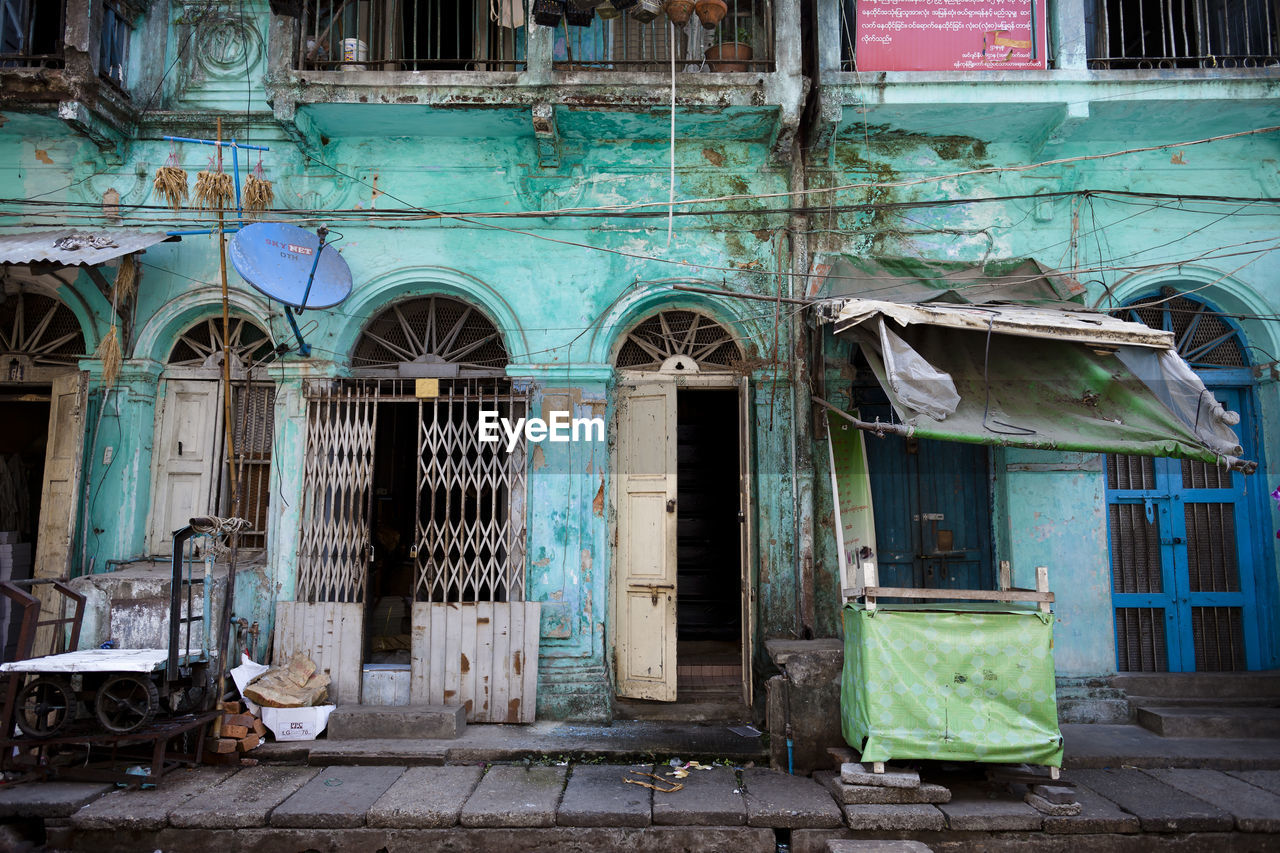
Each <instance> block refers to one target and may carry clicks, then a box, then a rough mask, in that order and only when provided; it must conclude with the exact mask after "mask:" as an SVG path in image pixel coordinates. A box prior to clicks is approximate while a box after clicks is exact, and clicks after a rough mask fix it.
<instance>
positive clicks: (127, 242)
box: [0, 228, 181, 267]
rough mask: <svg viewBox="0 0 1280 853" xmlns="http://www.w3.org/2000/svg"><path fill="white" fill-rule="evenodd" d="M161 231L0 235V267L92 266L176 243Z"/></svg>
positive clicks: (54, 232) (174, 238) (40, 232)
mask: <svg viewBox="0 0 1280 853" xmlns="http://www.w3.org/2000/svg"><path fill="white" fill-rule="evenodd" d="M179 239H181V238H179V237H171V236H169V235H168V234H166V233H165V232H164V231H136V230H133V229H125V228H118V229H111V230H106V229H98V230H94V231H82V230H77V229H73V228H66V229H61V230H58V231H28V232H24V233H21V234H3V235H0V264H31V263H53V264H62V265H63V266H69V267H74V266H94V265H96V264H101V263H105V262H106V261H110V260H113V259H115V258H118V257H120V256H122V255H128V254H132V253H133V252H141V251H143V250H144V249H149V248H150V247H152V246H154V245H155V244H156V243H164V242H168V241H177V240H179Z"/></svg>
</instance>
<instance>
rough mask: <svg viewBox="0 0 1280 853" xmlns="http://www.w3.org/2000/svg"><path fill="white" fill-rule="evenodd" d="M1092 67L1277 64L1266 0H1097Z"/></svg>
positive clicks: (1273, 18) (1279, 53)
mask: <svg viewBox="0 0 1280 853" xmlns="http://www.w3.org/2000/svg"><path fill="white" fill-rule="evenodd" d="M1092 15H1093V31H1092V33H1091V36H1092V39H1091V47H1090V51H1089V53H1090V59H1089V65H1090V66H1091V67H1093V68H1231V67H1236V66H1244V67H1249V66H1269V65H1277V64H1280V34H1278V33H1277V15H1276V7H1275V5H1274V4H1273V2H1271V0H1096V2H1095V4H1094V5H1093V9H1092Z"/></svg>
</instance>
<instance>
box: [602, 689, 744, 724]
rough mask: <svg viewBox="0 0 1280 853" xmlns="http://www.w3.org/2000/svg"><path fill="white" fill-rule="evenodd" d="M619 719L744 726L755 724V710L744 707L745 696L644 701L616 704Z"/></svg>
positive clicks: (615, 717) (615, 702) (621, 701)
mask: <svg viewBox="0 0 1280 853" xmlns="http://www.w3.org/2000/svg"><path fill="white" fill-rule="evenodd" d="M613 718H614V719H615V720H651V721H659V722H670V723H740V722H750V721H751V709H750V708H748V707H747V706H745V705H743V704H742V696H741V693H740V692H739V693H737V694H736V695H735V696H734V697H733V698H729V697H727V696H724V695H723V694H721V695H715V696H711V697H703V696H698V695H696V694H695V695H692V696H689V697H688V698H687V699H685V698H682V699H681V700H680V701H679V702H647V701H644V700H641V699H618V700H615V701H614V707H613Z"/></svg>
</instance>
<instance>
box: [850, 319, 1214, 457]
mask: <svg viewBox="0 0 1280 853" xmlns="http://www.w3.org/2000/svg"><path fill="white" fill-rule="evenodd" d="M855 331H857V332H859V333H860V335H859V340H860V341H861V342H862V343H863V344H864V347H863V351H864V352H865V353H866V355H867V361H868V362H869V363H870V365H871V368H872V370H873V371H874V372H875V374H876V378H877V379H878V380H879V381H880V383H881V385H883V386H886V393H887V394H888V395H889V398H890V401H891V402H892V403H893V404H894V407H895V409H896V410H897V411H898V414H899V416H901V417H904V418H905V417H910V423H911V424H912V425H913V426H914V427H915V435H916V436H917V437H919V438H932V439H937V440H940V441H963V442H972V443H977V444H992V445H1004V446H1009V447H1028V448H1035V449H1041V450H1074V451H1086V452H1088V451H1094V452H1101V453H1126V454H1135V455H1139V456H1173V457H1176V458H1179V459H1194V460H1197V461H1200V462H1208V463H1210V464H1218V463H1219V462H1221V461H1222V454H1221V453H1220V452H1215V451H1214V450H1210V449H1209V448H1207V447H1206V446H1205V444H1204V442H1203V441H1202V440H1201V438H1200V437H1199V436H1197V435H1196V433H1195V432H1194V430H1193V429H1192V427H1189V426H1187V425H1186V424H1184V423H1183V422H1182V421H1181V420H1179V418H1178V417H1177V416H1176V415H1175V414H1174V413H1173V412H1171V411H1170V410H1169V408H1168V407H1167V406H1165V405H1164V403H1162V402H1161V400H1160V398H1159V397H1158V396H1157V395H1156V394H1155V393H1154V392H1153V391H1152V389H1151V388H1149V387H1148V386H1147V385H1146V384H1145V383H1144V382H1143V381H1142V380H1141V379H1140V378H1139V377H1137V376H1135V375H1134V374H1133V372H1132V371H1130V370H1129V368H1128V367H1126V366H1125V364H1124V363H1123V360H1122V359H1121V358H1119V357H1118V356H1116V355H1114V354H1106V353H1103V352H1098V351H1095V350H1094V349H1091V348H1090V347H1088V346H1082V345H1079V344H1076V343H1072V342H1069V341H1058V340H1036V339H1029V338H1018V337H1014V336H1012V335H992V336H990V337H988V336H987V335H984V334H982V333H981V332H970V331H963V330H959V329H948V328H943V327H940V326H928V325H923V324H922V325H918V326H910V327H908V328H906V329H895V330H894V332H895V334H897V335H898V336H899V337H900V338H902V339H903V340H905V341H906V342H907V343H908V344H909V345H910V346H911V347H912V348H913V349H914V350H915V351H916V352H917V353H919V354H920V355H921V356H923V357H924V359H925V360H926V361H928V363H929V364H930V365H932V366H933V367H934V368H936V369H937V370H940V371H944V372H946V373H947V374H948V375H949V376H950V377H951V379H952V381H953V382H954V383H955V390H956V392H958V393H959V396H960V404H959V407H958V408H957V409H956V410H955V411H954V412H953V413H952V414H950V415H948V416H947V417H946V418H945V419H942V420H937V419H934V418H931V417H929V416H928V415H925V414H919V413H916V412H912V411H910V410H907V409H906V408H905V407H904V406H903V405H902V404H901V403H900V402H899V400H898V399H897V396H896V395H895V394H894V393H893V391H892V390H891V389H890V388H889V387H888V386H889V383H888V381H887V379H886V374H885V367H884V362H883V361H882V359H881V356H880V355H879V352H878V343H876V339H875V337H874V335H873V333H872V332H870V331H865V332H864V331H863V327H857V329H856V330H855ZM1230 434H1231V433H1230V430H1229V429H1228V431H1227V435H1230ZM1234 450H1235V451H1236V452H1237V453H1238V452H1239V448H1238V447H1237V448H1234Z"/></svg>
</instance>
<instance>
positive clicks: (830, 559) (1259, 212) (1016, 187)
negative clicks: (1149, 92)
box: [809, 86, 1280, 675]
mask: <svg viewBox="0 0 1280 853" xmlns="http://www.w3.org/2000/svg"><path fill="white" fill-rule="evenodd" d="M925 88H927V86H926V87H925ZM918 97H920V98H921V99H922V100H923V101H924V102H927V101H928V98H929V96H928V94H927V92H921V93H919V94H918ZM1000 108H1001V105H994V106H991V107H989V108H984V107H973V106H972V105H969V106H967V107H966V108H965V110H966V118H965V121H967V122H971V123H970V124H969V126H970V127H972V126H974V124H977V123H980V121H979V119H980V117H981V115H982V113H983V112H984V110H986V111H987V112H989V113H991V115H992V118H993V119H994V118H995V117H996V115H998V114H999V110H1000ZM1224 108H1226V107H1224ZM1251 108H1252V109H1258V106H1257V105H1256V104H1255V105H1254V106H1253V107H1251ZM1003 109H1004V110H1005V112H1008V111H1009V110H1010V108H1009V107H1008V105H1004V106H1003ZM1163 109H1165V110H1168V109H1172V108H1171V107H1168V106H1166V107H1164V108H1163ZM939 110H940V111H939V112H938V113H937V114H936V115H935V116H934V117H935V119H936V122H935V123H934V125H933V126H934V127H935V128H937V130H938V132H939V133H941V132H942V131H943V129H945V128H946V127H948V125H949V122H948V112H947V111H946V109H945V108H939ZM1276 113H1277V108H1276V106H1275V102H1274V101H1272V102H1267V107H1266V110H1265V114H1260V115H1259V116H1258V121H1257V123H1258V125H1260V126H1261V125H1266V124H1275V123H1276V122H1275V121H1272V120H1271V118H1274V117H1275V115H1276ZM1160 115H1163V116H1166V118H1164V119H1162V121H1164V122H1166V123H1167V121H1168V118H1167V117H1168V116H1169V115H1171V113H1167V112H1161V111H1147V112H1143V111H1140V110H1134V111H1133V112H1132V114H1131V115H1128V116H1126V117H1113V118H1102V117H1099V118H1096V119H1091V120H1090V121H1089V122H1088V123H1087V124H1083V125H1080V126H1076V127H1075V129H1074V133H1075V137H1074V139H1069V140H1067V141H1063V142H1054V141H1050V142H1048V143H1047V144H1046V142H1045V140H1038V139H1029V140H1024V141H1022V142H1021V143H1019V142H1000V143H990V142H982V141H979V140H977V139H975V138H972V137H956V136H941V135H938V136H929V135H926V134H923V133H921V134H916V135H912V134H905V133H898V134H897V135H896V136H894V137H891V138H886V137H885V136H884V135H881V134H878V133H877V128H875V127H872V128H870V134H869V136H864V127H863V126H862V124H861V122H860V121H857V120H855V121H853V122H849V123H848V124H847V125H845V126H842V130H841V137H840V138H839V139H838V141H837V142H836V144H835V146H834V151H833V154H832V156H831V160H830V162H829V163H826V164H824V163H817V164H812V163H811V164H810V169H809V180H810V183H811V184H812V185H814V186H832V185H849V184H859V183H861V182H866V181H876V182H881V183H884V182H899V181H900V182H903V183H904V184H906V185H905V186H901V187H896V188H895V187H884V186H879V187H877V188H876V189H874V190H865V189H863V190H858V189H855V190H850V191H846V194H845V195H843V196H842V197H841V200H842V201H845V202H846V203H859V202H866V201H874V202H917V201H923V200H927V199H941V198H983V197H994V196H1011V195H1019V194H1024V193H1025V194H1031V193H1044V192H1053V191H1062V190H1068V191H1069V190H1084V189H1114V190H1126V191H1135V192H1160V193H1168V194H1175V195H1176V194H1203V195H1240V196H1256V195H1273V194H1274V187H1275V186H1276V163H1277V157H1278V155H1280V149H1277V147H1276V145H1277V143H1276V141H1275V140H1274V139H1273V138H1271V136H1261V137H1246V138H1243V139H1236V140H1227V141H1223V142H1218V143H1214V144H1211V145H1201V146H1195V147H1187V148H1186V149H1185V150H1179V149H1172V150H1158V151H1153V152H1145V153H1137V154H1130V155H1124V156H1121V157H1114V158H1104V159H1101V160H1098V161H1096V162H1087V161H1081V162H1074V163H1068V164H1062V165H1057V166H1053V167H1044V168H1040V169H1035V170H1030V171H1012V172H1010V171H1001V170H1000V169H1001V167H1007V166H1020V165H1021V164H1025V163H1033V162H1037V161H1043V160H1049V159H1059V158H1072V157H1080V156H1085V155H1093V154H1097V153H1100V152H1106V151H1114V150H1120V149H1124V148H1137V147H1143V146H1144V145H1146V144H1150V143H1154V142H1160V141H1163V140H1165V139H1169V138H1173V139H1177V138H1187V139H1191V138H1194V137H1195V136H1196V135H1197V133H1198V132H1200V131H1201V130H1205V131H1207V132H1206V133H1205V135H1208V132H1212V130H1211V129H1210V128H1204V127H1201V126H1197V125H1196V124H1195V122H1194V121H1193V120H1190V119H1189V120H1188V122H1187V123H1186V126H1185V127H1183V126H1179V127H1177V129H1176V133H1177V134H1178V135H1177V136H1174V137H1169V136H1168V134H1169V133H1172V132H1175V131H1174V130H1173V129H1171V126H1168V125H1167V124H1162V125H1155V124H1153V122H1154V121H1156V119H1157V116H1160ZM1269 116H1270V118H1269ZM957 117H958V116H957ZM917 120H919V119H917ZM957 124H958V122H957ZM989 168H994V169H995V173H993V174H958V173H964V172H972V171H973V170H983V169H989ZM946 176H953V177H946ZM938 178H940V179H938ZM935 179H937V180H935ZM1240 212H1241V211H1240V210H1238V209H1233V207H1232V206H1231V205H1216V206H1210V205H1204V204H1202V205H1197V204H1194V203H1182V204H1180V203H1176V202H1174V201H1168V202H1147V201H1143V200H1140V199H1112V198H1107V197H1104V196H1093V197H1087V198H1081V197H1077V198H1075V199H1046V200H1039V199H1014V200H1008V201H1000V202H997V203H989V204H964V205H953V206H942V207H937V208H908V209H903V210H899V211H895V210H884V209H879V210H876V211H874V212H857V213H837V214H834V215H831V216H828V217H825V222H824V223H822V224H823V225H824V226H825V229H826V230H824V231H823V232H822V233H820V234H819V236H818V237H817V238H816V240H815V244H814V246H812V250H813V251H814V252H821V251H831V252H843V253H848V254H854V255H859V254H863V255H868V256H873V257H907V258H923V259H934V260H944V261H962V262H969V263H975V264H977V263H982V262H984V261H985V260H988V259H998V258H1012V257H1034V258H1036V259H1037V260H1039V261H1040V262H1041V263H1043V264H1045V265H1046V266H1048V267H1051V268H1059V269H1066V270H1078V271H1079V272H1077V273H1076V277H1077V278H1078V279H1079V280H1080V281H1082V282H1083V283H1084V284H1085V285H1086V287H1087V293H1086V294H1085V302H1086V304H1089V305H1096V306H1097V307H1098V308H1099V309H1100V310H1109V309H1111V308H1114V307H1117V306H1119V305H1121V304H1123V303H1125V302H1126V301H1129V300H1130V299H1132V298H1134V297H1136V296H1138V295H1145V294H1148V293H1150V292H1152V291H1153V290H1155V289H1156V287H1157V286H1158V285H1159V283H1160V282H1161V281H1163V280H1167V279H1174V278H1176V279H1183V280H1185V279H1188V278H1190V279H1191V281H1192V283H1193V284H1194V287H1195V290H1196V293H1195V296H1196V298H1199V299H1203V300H1205V301H1208V302H1210V303H1211V304H1213V305H1215V306H1216V307H1218V308H1219V309H1221V310H1224V311H1227V312H1231V313H1239V314H1244V315H1246V318H1245V319H1242V320H1240V321H1239V322H1240V323H1241V325H1242V328H1243V330H1244V332H1245V334H1246V336H1247V339H1248V340H1247V343H1248V344H1249V345H1250V346H1252V347H1256V349H1251V350H1249V358H1250V359H1251V361H1253V363H1255V364H1262V365H1264V368H1263V369H1262V370H1261V372H1260V376H1259V378H1258V383H1257V386H1256V403H1257V405H1258V411H1259V413H1260V423H1261V425H1262V428H1261V440H1262V451H1263V455H1264V456H1265V457H1267V458H1271V459H1275V458H1277V457H1276V453H1277V452H1280V434H1278V431H1277V430H1275V429H1273V428H1272V425H1273V424H1274V423H1275V422H1276V421H1275V417H1276V414H1277V410H1278V407H1280V395H1277V393H1276V391H1277V389H1276V382H1275V379H1274V378H1273V373H1272V371H1271V368H1270V365H1271V364H1272V363H1273V362H1274V361H1275V359H1276V357H1277V356H1276V354H1277V353H1278V352H1280V350H1278V349H1277V343H1278V342H1280V339H1278V335H1277V332H1278V330H1277V328H1276V326H1277V324H1276V323H1275V322H1273V321H1271V320H1269V319H1267V318H1269V317H1271V316H1273V315H1275V314H1276V313H1277V310H1278V309H1280V297H1278V296H1277V295H1276V292H1275V289H1274V287H1273V286H1272V284H1273V283H1274V281H1275V280H1276V279H1277V276H1280V258H1277V255H1276V253H1275V252H1274V251H1260V252H1253V253H1250V252H1249V250H1251V249H1257V248H1259V247H1261V248H1263V249H1267V248H1268V246H1270V245H1271V244H1272V243H1273V241H1274V236H1275V234H1276V233H1277V226H1280V217H1278V216H1277V215H1276V212H1275V211H1274V209H1273V207H1271V206H1267V207H1250V208H1248V212H1249V215H1248V216H1240V215H1233V214H1238V213H1240ZM1162 265H1163V266H1162ZM1135 268H1136V270H1137V272H1134V270H1135ZM861 295H867V296H869V297H872V298H874V297H875V294H874V293H866V294H861ZM1255 315H1256V316H1258V317H1259V319H1249V317H1252V316H1255ZM825 352H826V359H827V363H826V376H827V380H828V382H829V383H830V387H831V393H832V394H833V395H834V396H833V399H836V400H837V402H839V400H840V396H839V395H840V394H841V393H843V391H842V387H843V389H844V390H847V381H848V380H847V372H846V371H847V368H845V367H843V365H846V364H847V362H848V355H847V348H846V347H845V346H844V345H842V344H837V343H835V342H833V341H831V340H830V335H829V333H828V336H827V340H826V343H825ZM841 382H844V386H841V384H840V383H841ZM816 434H817V433H816V432H815V435H816ZM870 448H871V450H872V451H873V450H874V441H872V442H871V445H870ZM814 453H815V458H816V459H825V454H826V447H825V444H821V443H815V450H814ZM994 473H995V479H994V481H993V501H994V506H995V513H994V522H993V523H994V527H995V531H994V532H995V534H996V551H997V553H996V555H995V558H996V559H1008V560H1011V561H1012V563H1013V565H1014V567H1015V583H1017V584H1019V585H1022V586H1033V585H1034V574H1033V571H1034V567H1035V566H1036V565H1047V566H1049V568H1050V575H1049V576H1050V584H1051V587H1052V588H1053V590H1054V591H1055V592H1056V593H1057V595H1058V602H1057V604H1056V605H1055V610H1056V611H1057V612H1058V614H1059V618H1060V621H1059V623H1058V628H1057V637H1056V645H1055V658H1056V661H1057V667H1058V671H1059V673H1060V674H1062V675H1094V674H1104V673H1108V672H1113V671H1114V670H1115V667H1116V657H1115V646H1114V625H1113V615H1112V608H1111V600H1110V594H1111V577H1110V556H1109V553H1108V545H1107V524H1106V511H1105V503H1104V499H1105V487H1106V480H1105V474H1104V473H1103V471H1102V468H1101V461H1100V459H1099V457H1097V456H1091V455H1088V454H1059V453H1050V452H1039V451H1018V450H1008V451H1004V452H1001V453H997V454H996V455H995V472H994ZM1248 483H1249V485H1250V487H1251V489H1255V490H1262V491H1264V492H1265V491H1270V489H1271V488H1272V486H1274V483H1271V482H1269V481H1268V480H1267V479H1266V473H1265V472H1260V473H1259V474H1257V475H1254V476H1253V477H1252V478H1250V479H1249V480H1248ZM819 485H820V489H819V498H818V501H817V504H816V506H815V511H816V512H817V514H818V518H819V535H818V540H817V542H816V547H817V549H818V551H817V554H818V566H819V577H818V579H817V585H818V587H819V588H820V589H821V588H824V587H825V588H827V589H836V588H837V586H838V581H837V580H836V575H835V565H836V563H835V559H834V545H833V542H832V541H831V539H832V536H831V533H830V531H829V529H828V524H827V523H826V522H824V521H823V519H824V518H825V517H829V514H830V512H831V510H830V494H829V487H828V485H827V483H826V482H825V478H822V477H820V478H819ZM1255 494H1256V492H1255ZM1268 504H1270V501H1268ZM1263 512H1264V514H1265V515H1266V516H1267V518H1269V519H1270V525H1264V528H1263V529H1261V530H1259V531H1257V537H1258V540H1259V541H1258V542H1257V543H1256V545H1257V553H1258V555H1259V556H1260V558H1261V560H1262V563H1261V565H1260V566H1259V571H1260V572H1261V573H1262V575H1263V576H1264V583H1263V584H1262V586H1261V589H1260V596H1261V597H1260V610H1262V611H1263V613H1264V617H1263V618H1264V631H1266V632H1267V635H1268V641H1269V643H1270V649H1269V651H1268V653H1267V655H1266V657H1265V658H1264V661H1263V663H1264V665H1274V661H1275V660H1276V657H1275V655H1276V645H1275V644H1276V634H1275V630H1274V625H1273V624H1271V620H1270V618H1269V617H1268V616H1267V615H1266V614H1267V613H1269V612H1271V611H1272V610H1274V607H1275V601H1276V599H1275V576H1276V562H1275V555H1274V549H1273V548H1272V547H1271V544H1272V538H1273V537H1272V534H1273V530H1274V525H1275V524H1276V516H1275V512H1274V508H1273V507H1272V508H1268V509H1265V510H1263ZM832 616H833V614H832V613H831V612H830V611H827V615H826V616H825V617H824V620H823V624H824V625H825V626H827V627H828V628H830V626H831V623H830V619H831V618H832ZM1268 662H1270V663H1269V664H1268Z"/></svg>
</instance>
